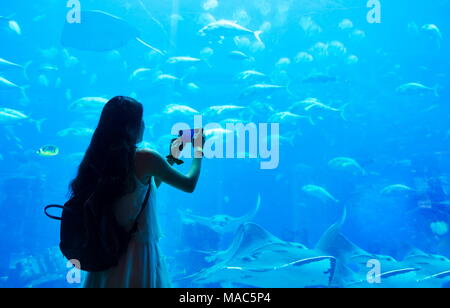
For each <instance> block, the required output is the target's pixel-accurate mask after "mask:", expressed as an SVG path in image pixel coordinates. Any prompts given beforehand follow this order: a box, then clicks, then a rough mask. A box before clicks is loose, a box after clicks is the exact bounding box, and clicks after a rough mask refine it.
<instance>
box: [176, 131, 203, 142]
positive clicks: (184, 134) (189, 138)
mask: <svg viewBox="0 0 450 308" xmlns="http://www.w3.org/2000/svg"><path fill="white" fill-rule="evenodd" d="M201 131H202V129H201V128H197V129H187V130H180V134H179V136H180V137H181V140H182V141H183V143H184V144H186V143H192V142H193V139H194V137H195V135H196V134H198V133H200V132H201Z"/></svg>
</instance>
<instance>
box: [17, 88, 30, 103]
mask: <svg viewBox="0 0 450 308" xmlns="http://www.w3.org/2000/svg"><path fill="white" fill-rule="evenodd" d="M29 87H30V86H23V87H20V88H19V89H20V93H21V94H22V97H23V99H24V100H25V103H26V104H29V103H30V102H31V101H30V98H29V97H28V94H27V92H26V90H27V89H28V88H29Z"/></svg>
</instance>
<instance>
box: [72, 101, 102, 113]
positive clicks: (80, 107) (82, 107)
mask: <svg viewBox="0 0 450 308" xmlns="http://www.w3.org/2000/svg"><path fill="white" fill-rule="evenodd" d="M106 103H108V99H106V98H103V97H83V98H80V99H78V100H76V101H74V102H73V103H71V104H70V105H69V111H70V112H75V113H80V114H92V113H100V112H101V111H102V110H103V108H104V107H105V105H106Z"/></svg>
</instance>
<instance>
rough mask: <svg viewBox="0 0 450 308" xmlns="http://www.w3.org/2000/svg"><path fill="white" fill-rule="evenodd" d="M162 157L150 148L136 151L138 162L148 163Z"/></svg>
mask: <svg viewBox="0 0 450 308" xmlns="http://www.w3.org/2000/svg"><path fill="white" fill-rule="evenodd" d="M160 157H161V155H160V154H159V153H158V152H157V151H156V150H153V149H149V148H140V149H137V151H136V160H137V161H147V160H154V159H158V158H160Z"/></svg>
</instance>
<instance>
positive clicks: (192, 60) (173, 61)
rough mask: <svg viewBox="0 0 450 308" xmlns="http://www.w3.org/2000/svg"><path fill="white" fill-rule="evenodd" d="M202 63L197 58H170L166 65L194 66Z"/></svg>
mask: <svg viewBox="0 0 450 308" xmlns="http://www.w3.org/2000/svg"><path fill="white" fill-rule="evenodd" d="M199 62H202V60H201V59H198V58H192V57H171V58H169V59H168V60H167V63H168V64H183V63H186V64H194V63H199Z"/></svg>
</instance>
